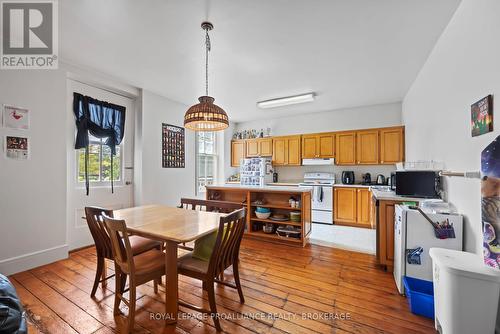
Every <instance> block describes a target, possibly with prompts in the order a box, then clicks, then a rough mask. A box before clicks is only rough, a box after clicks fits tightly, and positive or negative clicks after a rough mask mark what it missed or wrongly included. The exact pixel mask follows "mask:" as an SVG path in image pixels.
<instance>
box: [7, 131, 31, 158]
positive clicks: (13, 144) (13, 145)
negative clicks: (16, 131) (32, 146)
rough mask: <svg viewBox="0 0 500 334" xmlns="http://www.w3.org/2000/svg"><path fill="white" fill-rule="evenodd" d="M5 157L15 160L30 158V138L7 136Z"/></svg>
mask: <svg viewBox="0 0 500 334" xmlns="http://www.w3.org/2000/svg"><path fill="white" fill-rule="evenodd" d="M5 157H6V158H8V159H14V160H27V159H28V158H29V140H28V138H26V137H16V136H5Z"/></svg>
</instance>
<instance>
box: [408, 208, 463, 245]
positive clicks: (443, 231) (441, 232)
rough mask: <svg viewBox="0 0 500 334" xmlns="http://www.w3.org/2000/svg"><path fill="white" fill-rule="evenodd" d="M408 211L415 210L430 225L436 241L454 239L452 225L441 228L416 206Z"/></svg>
mask: <svg viewBox="0 0 500 334" xmlns="http://www.w3.org/2000/svg"><path fill="white" fill-rule="evenodd" d="M410 209H414V210H417V211H418V212H419V213H420V214H421V215H422V216H424V218H425V219H426V220H427V221H428V222H429V223H430V224H431V225H432V227H433V228H434V235H435V236H436V238H438V239H455V238H456V237H455V228H453V225H449V226H441V225H439V224H438V223H435V222H434V221H432V219H431V218H430V217H429V216H428V215H427V214H426V213H425V212H424V211H422V209H420V208H419V207H418V206H411V207H410Z"/></svg>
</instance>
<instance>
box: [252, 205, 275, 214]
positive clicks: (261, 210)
mask: <svg viewBox="0 0 500 334" xmlns="http://www.w3.org/2000/svg"><path fill="white" fill-rule="evenodd" d="M255 211H256V212H261V213H268V212H271V209H269V208H263V207H261V206H258V207H257V208H256V209H255Z"/></svg>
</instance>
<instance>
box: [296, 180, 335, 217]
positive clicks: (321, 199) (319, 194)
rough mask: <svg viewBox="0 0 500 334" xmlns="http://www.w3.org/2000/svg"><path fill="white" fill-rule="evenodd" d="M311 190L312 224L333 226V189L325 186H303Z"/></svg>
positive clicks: (302, 186)
mask: <svg viewBox="0 0 500 334" xmlns="http://www.w3.org/2000/svg"><path fill="white" fill-rule="evenodd" d="M300 188H305V189H310V190H311V209H312V217H311V218H312V222H313V223H323V224H333V187H332V186H324V185H301V186H300Z"/></svg>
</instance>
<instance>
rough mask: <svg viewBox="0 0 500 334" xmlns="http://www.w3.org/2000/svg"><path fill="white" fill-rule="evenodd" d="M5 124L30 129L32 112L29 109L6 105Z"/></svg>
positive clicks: (4, 108)
mask: <svg viewBox="0 0 500 334" xmlns="http://www.w3.org/2000/svg"><path fill="white" fill-rule="evenodd" d="M3 126H4V127H6V128H11V129H20V130H29V128H30V114H29V110H28V109H23V108H17V107H11V106H4V107H3Z"/></svg>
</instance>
